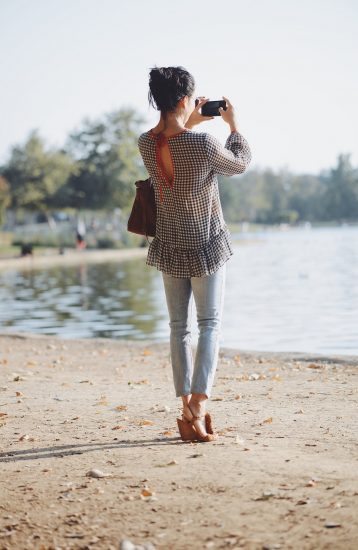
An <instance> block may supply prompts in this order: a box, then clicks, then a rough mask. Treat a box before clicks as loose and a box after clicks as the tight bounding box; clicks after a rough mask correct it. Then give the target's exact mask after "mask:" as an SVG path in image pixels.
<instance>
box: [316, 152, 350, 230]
mask: <svg viewBox="0 0 358 550" xmlns="http://www.w3.org/2000/svg"><path fill="white" fill-rule="evenodd" d="M350 156H351V155H350V154H341V155H339V156H338V161H337V166H336V167H335V168H332V169H331V170H330V172H329V173H328V176H327V177H325V178H323V179H324V182H325V185H326V192H325V194H324V196H323V204H324V211H325V212H324V219H334V220H353V219H354V220H356V219H358V171H357V170H356V169H354V168H353V167H352V164H351V162H350Z"/></svg>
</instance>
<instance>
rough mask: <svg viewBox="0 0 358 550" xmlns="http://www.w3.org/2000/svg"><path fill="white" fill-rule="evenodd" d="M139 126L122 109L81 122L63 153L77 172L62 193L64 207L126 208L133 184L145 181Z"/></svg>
mask: <svg viewBox="0 0 358 550" xmlns="http://www.w3.org/2000/svg"><path fill="white" fill-rule="evenodd" d="M143 122H144V119H143V118H142V117H141V116H140V115H138V114H137V113H136V112H135V111H134V110H133V109H131V108H123V109H120V110H118V111H114V112H111V113H108V114H105V115H104V116H103V118H102V119H99V120H94V121H91V120H90V119H88V118H87V119H85V120H84V121H83V123H82V128H81V129H80V130H78V131H77V132H73V133H72V134H71V135H70V136H69V138H68V140H67V143H66V147H65V149H66V151H67V152H68V154H69V155H70V156H71V157H72V158H73V159H74V161H75V162H76V164H77V168H78V169H77V172H76V174H73V175H72V176H71V177H70V178H69V181H68V184H67V186H66V189H62V196H65V197H66V199H65V201H67V203H68V206H74V207H77V208H93V209H99V208H113V207H120V208H128V206H129V204H130V203H131V202H132V200H133V198H134V194H135V186H134V182H135V180H136V179H141V178H143V177H145V170H144V169H143V166H142V159H141V157H140V154H139V151H138V144H137V142H138V136H139V133H140V131H139V127H140V125H141V124H142V123H143Z"/></svg>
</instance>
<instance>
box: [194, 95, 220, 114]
mask: <svg viewBox="0 0 358 550" xmlns="http://www.w3.org/2000/svg"><path fill="white" fill-rule="evenodd" d="M198 103H199V100H198V99H196V100H195V107H196V106H197V104H198ZM219 107H223V109H224V111H226V109H227V107H226V101H225V100H224V99H222V100H218V101H207V102H206V103H204V105H202V107H201V114H202V115H203V116H221V115H220V113H219Z"/></svg>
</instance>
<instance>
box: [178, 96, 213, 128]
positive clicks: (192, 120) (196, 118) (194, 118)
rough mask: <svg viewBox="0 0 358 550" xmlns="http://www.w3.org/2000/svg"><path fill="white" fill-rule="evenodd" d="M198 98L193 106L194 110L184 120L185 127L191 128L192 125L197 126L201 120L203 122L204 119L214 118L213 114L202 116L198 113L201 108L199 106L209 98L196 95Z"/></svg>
mask: <svg viewBox="0 0 358 550" xmlns="http://www.w3.org/2000/svg"><path fill="white" fill-rule="evenodd" d="M198 99H199V102H198V104H197V106H196V107H195V109H194V111H193V112H192V113H191V115H190V117H189V118H188V120H187V121H186V123H185V128H192V127H193V126H197V125H198V124H200V123H201V122H205V121H206V120H212V119H213V118H215V117H213V116H204V115H202V114H200V113H199V110H200V109H201V107H202V106H203V105H204V103H206V102H207V101H209V99H204V96H200V97H198Z"/></svg>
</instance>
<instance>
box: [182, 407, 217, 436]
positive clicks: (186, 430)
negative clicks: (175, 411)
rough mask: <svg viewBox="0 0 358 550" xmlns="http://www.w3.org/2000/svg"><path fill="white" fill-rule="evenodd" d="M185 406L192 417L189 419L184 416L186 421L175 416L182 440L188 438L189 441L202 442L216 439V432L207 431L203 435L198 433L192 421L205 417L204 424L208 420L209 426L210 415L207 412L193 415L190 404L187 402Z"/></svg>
mask: <svg viewBox="0 0 358 550" xmlns="http://www.w3.org/2000/svg"><path fill="white" fill-rule="evenodd" d="M187 406H188V409H189V410H190V412H191V414H192V418H191V419H190V420H189V419H188V418H186V421H183V420H181V419H180V418H177V423H178V428H179V432H180V435H181V437H182V439H183V440H184V441H188V440H190V441H204V442H208V441H215V440H216V439H218V434H217V433H207V434H206V435H205V436H202V435H200V434H199V432H198V431H197V429H196V427H195V425H194V422H195V421H196V420H200V419H201V418H205V425H207V422H209V425H210V427H211V416H210V415H209V416H208V417H207V414H208V413H206V414H202V415H195V414H194V413H193V411H192V410H191V408H190V405H189V404H188V405H187ZM183 416H184V415H183Z"/></svg>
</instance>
